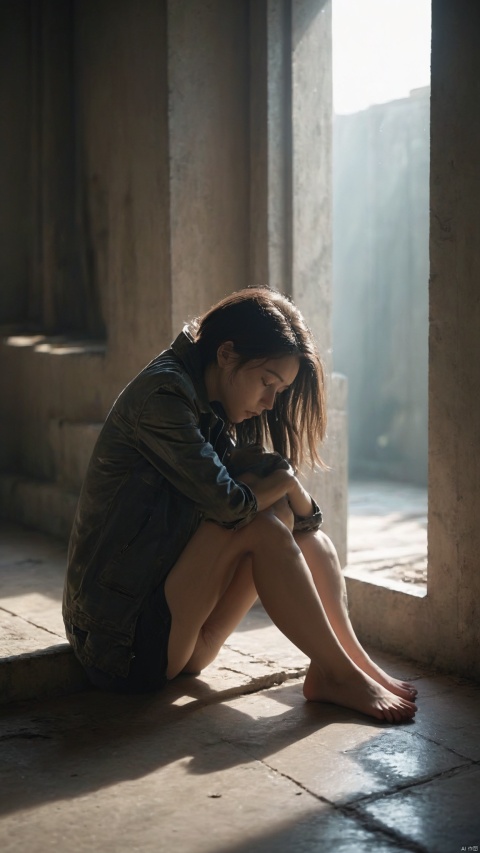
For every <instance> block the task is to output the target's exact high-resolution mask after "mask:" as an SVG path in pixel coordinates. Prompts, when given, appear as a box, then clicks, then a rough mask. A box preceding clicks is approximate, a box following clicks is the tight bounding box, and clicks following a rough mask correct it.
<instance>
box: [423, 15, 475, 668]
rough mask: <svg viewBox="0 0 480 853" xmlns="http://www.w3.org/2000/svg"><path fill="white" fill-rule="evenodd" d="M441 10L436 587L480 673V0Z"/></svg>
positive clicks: (436, 46)
mask: <svg viewBox="0 0 480 853" xmlns="http://www.w3.org/2000/svg"><path fill="white" fill-rule="evenodd" d="M433 12H434V29H433V40H432V150H431V162H432V171H431V243H430V263H431V275H430V397H429V404H430V426H429V439H430V453H429V489H430V498H429V531H428V543H429V544H428V548H429V595H431V597H432V607H434V609H435V614H436V617H437V618H436V625H437V630H436V635H437V636H438V637H439V638H440V639H441V640H443V647H442V648H441V649H440V648H439V649H438V650H437V658H438V659H439V660H443V659H445V658H448V659H449V661H451V662H452V663H453V662H454V661H456V660H457V659H459V658H463V659H464V660H465V664H466V666H465V668H466V669H467V667H468V663H470V665H471V667H472V670H474V671H475V672H476V673H477V675H480V657H479V648H480V556H479V555H480V521H479V519H480V460H479V443H480V296H479V293H480V291H479V283H480V251H479V241H478V235H479V233H480V206H479V204H478V199H479V198H480V163H479V151H480V55H479V52H478V44H477V38H476V36H477V34H478V32H479V28H480V6H478V5H477V4H476V3H468V2H461V3H459V4H458V7H457V4H455V8H454V7H453V5H452V4H450V3H448V2H445V0H440V2H437V3H434V5H433ZM434 81H435V88H434V87H433V82H434Z"/></svg>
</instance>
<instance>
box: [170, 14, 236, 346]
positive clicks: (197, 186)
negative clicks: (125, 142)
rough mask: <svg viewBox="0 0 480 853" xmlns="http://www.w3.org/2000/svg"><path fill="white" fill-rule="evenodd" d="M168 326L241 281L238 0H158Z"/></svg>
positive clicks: (177, 324) (190, 315) (174, 325)
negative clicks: (163, 3)
mask: <svg viewBox="0 0 480 853" xmlns="http://www.w3.org/2000/svg"><path fill="white" fill-rule="evenodd" d="M167 5H168V97H169V107H168V121H169V170H170V185H169V186H170V190H169V195H170V199H169V200H170V259H171V293H172V329H173V330H174V333H175V331H176V330H178V329H181V328H182V325H183V324H184V323H185V322H186V321H187V320H189V319H192V318H193V317H195V316H197V315H198V314H199V313H201V312H203V311H204V310H206V309H207V308H208V307H210V305H211V304H213V303H214V302H216V301H217V300H218V299H220V298H221V297H223V296H225V295H226V294H227V293H230V292H231V291H233V290H238V289H241V288H242V287H246V286H247V284H248V283H249V275H248V271H249V245H248V244H249V210H248V207H249V187H250V175H249V136H248V133H249V122H248V113H249V106H248V104H249V85H248V84H249V78H248V69H249V41H248V37H249V32H248V3H225V2H224V0H211V2H208V3H198V2H191V0H170V2H168V4H167Z"/></svg>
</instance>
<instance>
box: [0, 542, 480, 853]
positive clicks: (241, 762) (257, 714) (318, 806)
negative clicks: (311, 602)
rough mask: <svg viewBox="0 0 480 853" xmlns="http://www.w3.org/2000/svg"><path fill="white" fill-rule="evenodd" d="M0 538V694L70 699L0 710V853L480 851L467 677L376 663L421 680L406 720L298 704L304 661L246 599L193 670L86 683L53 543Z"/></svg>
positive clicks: (479, 778) (473, 710)
mask: <svg viewBox="0 0 480 853" xmlns="http://www.w3.org/2000/svg"><path fill="white" fill-rule="evenodd" d="M0 543H1V545H2V547H1V549H0V582H1V590H2V593H1V598H0V617H1V619H2V629H3V630H2V649H1V654H0V685H1V689H2V690H3V698H4V699H6V698H10V699H12V698H15V697H16V698H17V699H21V698H22V697H27V696H29V695H30V696H34V695H39V694H41V693H42V690H43V692H45V693H49V692H50V693H51V692H54V691H58V692H66V691H74V692H70V693H69V695H63V696H56V697H55V696H50V697H48V696H47V697H46V698H43V699H42V698H40V699H38V698H37V699H29V700H28V701H25V700H24V701H15V702H10V703H9V704H6V705H3V706H2V707H1V708H0V741H1V756H2V762H1V765H0V850H1V851H2V853H24V851H25V853H27V852H28V853H47V851H50V850H52V849H53V850H54V849H57V848H58V849H65V848H66V849H68V848H70V847H71V848H72V849H74V850H75V853H83V851H85V853H86V851H89V853H91V851H98V853H109V852H110V851H111V853H123V851H125V853H127V851H129V853H130V851H141V853H150V851H151V853H153V851H175V853H177V851H178V853H257V851H258V853H260V852H261V853H270V851H271V853H273V851H275V853H297V851H299V853H313V851H315V853H316V851H321V853H323V851H325V853H330V851H340V853H366V851H372V850H374V851H376V853H399V851H405V850H407V851H419V853H420V851H424V853H425V851H429V853H450V851H452V853H456V851H462V850H463V849H465V850H469V849H470V850H475V849H478V848H479V847H480V811H479V803H480V686H479V685H478V684H474V683H469V682H467V681H465V680H460V679H455V678H452V677H447V676H444V675H440V674H438V673H434V672H430V671H428V670H426V669H425V668H424V667H422V666H419V665H417V664H415V663H412V662H408V661H401V660H399V659H396V658H392V657H390V656H386V655H384V654H381V653H375V654H374V657H375V658H376V659H377V660H378V661H379V662H381V663H382V665H383V666H384V667H385V668H386V669H388V670H389V671H390V672H392V674H394V675H397V676H399V677H403V678H409V679H414V680H415V682H416V684H417V687H418V690H419V700H418V706H419V710H418V713H417V715H416V718H415V721H413V722H411V723H407V724H404V725H401V726H389V725H387V724H383V723H377V722H376V721H374V720H373V719H370V718H367V717H365V716H363V715H361V714H357V713H354V712H351V711H348V710H345V709H342V708H338V707H336V706H333V705H331V706H329V705H320V704H318V705H317V704H311V703H306V702H305V701H304V700H303V698H302V692H301V683H302V675H303V673H304V671H305V667H306V665H307V661H306V659H305V658H304V656H303V655H301V654H300V653H299V652H298V651H297V650H296V649H295V648H294V647H293V646H292V645H291V644H290V643H289V642H288V641H287V640H286V639H285V638H283V637H282V636H281V635H280V633H279V632H278V631H277V629H276V628H275V627H274V626H272V624H271V623H270V621H269V620H268V618H267V617H266V615H265V613H264V612H263V610H262V609H261V608H260V607H255V608H254V609H253V610H252V612H251V613H250V614H249V616H248V617H247V619H246V620H245V621H244V622H243V623H242V625H241V626H240V627H239V629H238V630H237V631H236V632H235V634H233V635H232V637H231V638H230V640H229V642H228V644H227V645H226V647H225V649H224V650H223V651H222V653H221V655H220V656H219V658H218V660H217V661H216V662H215V664H213V665H212V666H211V667H209V668H208V669H207V670H205V672H204V673H203V675H202V676H200V677H198V678H193V677H189V678H180V679H177V681H175V682H173V683H172V684H171V685H169V687H168V688H167V689H166V690H165V691H164V692H162V693H160V694H157V695H155V696H148V697H118V696H114V695H107V694H101V693H99V692H97V691H94V690H85V689H82V688H84V687H85V684H84V681H82V676H81V671H79V669H78V667H77V666H76V662H75V661H74V659H73V657H72V656H71V655H70V654H69V652H68V650H66V648H65V645H64V639H63V632H62V627H61V620H60V618H59V602H60V594H61V579H62V576H63V567H64V559H65V549H64V546H62V545H61V544H59V543H58V542H55V541H54V540H51V539H48V538H47V537H44V536H41V535H40V534H38V533H34V532H32V531H25V530H22V529H21V528H15V527H12V526H5V527H4V528H3V530H2V535H1V536H0ZM18 643H20V644H19V645H18ZM46 646H48V651H45V648H46ZM18 652H21V654H18ZM15 691H16V692H15Z"/></svg>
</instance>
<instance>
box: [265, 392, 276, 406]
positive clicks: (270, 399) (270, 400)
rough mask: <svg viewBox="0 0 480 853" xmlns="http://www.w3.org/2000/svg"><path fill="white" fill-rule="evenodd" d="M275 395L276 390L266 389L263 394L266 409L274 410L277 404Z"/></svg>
mask: <svg viewBox="0 0 480 853" xmlns="http://www.w3.org/2000/svg"><path fill="white" fill-rule="evenodd" d="M275 395H276V391H275V389H273V388H272V389H270V388H265V391H264V393H263V394H262V406H263V408H264V409H269V410H270V409H273V404H274V403H275Z"/></svg>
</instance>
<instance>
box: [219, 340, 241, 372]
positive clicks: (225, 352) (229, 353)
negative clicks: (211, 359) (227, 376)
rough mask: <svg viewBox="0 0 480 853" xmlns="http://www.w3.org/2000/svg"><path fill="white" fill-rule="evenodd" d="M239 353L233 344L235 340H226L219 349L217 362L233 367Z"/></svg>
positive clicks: (220, 365) (220, 364) (221, 365)
mask: <svg viewBox="0 0 480 853" xmlns="http://www.w3.org/2000/svg"><path fill="white" fill-rule="evenodd" d="M236 358H237V354H236V352H235V348H234V346H233V341H224V342H223V344H220V346H219V348H218V349H217V364H218V366H219V367H232V366H233V364H234V362H235V360H236Z"/></svg>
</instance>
